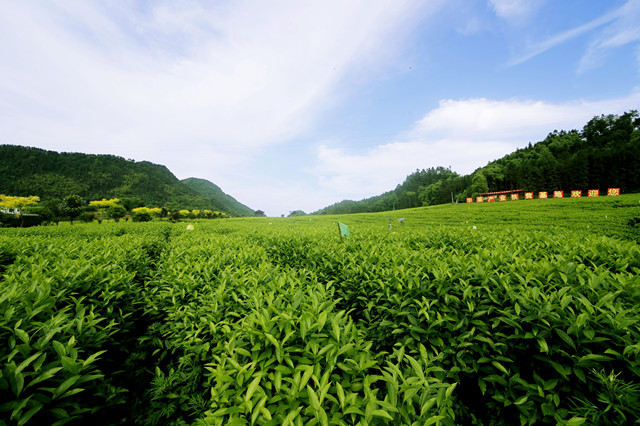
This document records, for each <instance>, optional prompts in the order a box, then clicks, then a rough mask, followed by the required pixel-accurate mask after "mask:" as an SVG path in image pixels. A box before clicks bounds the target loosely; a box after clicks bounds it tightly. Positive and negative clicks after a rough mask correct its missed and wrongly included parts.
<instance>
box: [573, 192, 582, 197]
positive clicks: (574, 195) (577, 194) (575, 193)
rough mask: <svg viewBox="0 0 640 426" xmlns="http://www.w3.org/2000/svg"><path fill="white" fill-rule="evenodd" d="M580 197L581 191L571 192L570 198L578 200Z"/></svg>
mask: <svg viewBox="0 0 640 426" xmlns="http://www.w3.org/2000/svg"><path fill="white" fill-rule="evenodd" d="M580 197H582V191H571V198H580Z"/></svg>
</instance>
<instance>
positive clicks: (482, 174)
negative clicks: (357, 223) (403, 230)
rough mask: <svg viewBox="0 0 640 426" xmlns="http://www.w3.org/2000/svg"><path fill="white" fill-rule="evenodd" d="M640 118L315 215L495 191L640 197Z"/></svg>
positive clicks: (436, 173)
mask: <svg viewBox="0 0 640 426" xmlns="http://www.w3.org/2000/svg"><path fill="white" fill-rule="evenodd" d="M638 170H640V116H639V115H638V111H635V110H634V111H630V112H627V113H624V114H622V115H620V116H618V115H613V114H611V115H602V116H600V117H594V118H593V119H591V120H590V121H589V122H588V123H587V124H586V125H585V126H584V127H583V129H582V131H578V130H570V131H565V130H561V131H558V130H554V131H552V132H551V133H549V135H548V136H547V137H546V138H545V139H544V140H543V141H540V142H538V143H536V144H531V143H529V144H528V146H526V147H524V148H522V149H518V150H516V151H515V152H513V153H511V154H508V155H505V156H504V157H502V158H500V159H498V160H495V161H492V162H490V163H489V164H487V165H486V166H484V167H481V168H479V169H477V170H476V171H474V172H473V173H472V174H469V175H465V176H461V175H459V174H458V173H456V172H454V171H452V170H451V169H446V168H443V167H436V168H430V169H426V170H424V169H423V170H416V171H415V172H414V173H412V174H411V175H409V176H407V178H406V180H405V181H404V182H403V183H402V184H401V185H398V186H397V187H396V188H395V189H394V190H392V191H388V192H385V193H384V194H381V195H377V196H374V197H370V198H367V199H364V200H361V201H351V200H344V201H341V202H339V203H336V204H333V205H331V206H328V207H325V208H323V209H321V210H319V211H317V212H315V213H316V214H344V213H364V212H379V211H387V210H395V209H404V208H411V207H420V206H432V205H436V204H444V203H450V202H452V200H453V201H459V202H464V200H465V198H466V197H471V196H476V195H478V194H480V193H485V192H492V191H512V190H516V189H524V190H527V191H533V192H537V191H556V190H558V191H565V192H569V191H571V190H582V191H583V192H584V193H586V191H587V190H589V189H599V190H600V191H601V193H602V192H605V193H606V190H607V188H610V187H614V188H621V190H622V192H623V193H628V192H637V191H640V173H638Z"/></svg>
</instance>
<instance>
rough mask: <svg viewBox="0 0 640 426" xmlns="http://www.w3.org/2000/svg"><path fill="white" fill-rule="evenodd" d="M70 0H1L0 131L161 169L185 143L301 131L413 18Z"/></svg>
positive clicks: (245, 150) (401, 13)
mask: <svg viewBox="0 0 640 426" xmlns="http://www.w3.org/2000/svg"><path fill="white" fill-rule="evenodd" d="M67 5H68V3H65V2H46V3H26V2H12V3H9V4H6V5H4V6H3V9H4V10H3V13H2V15H0V55H2V57H3V58H4V60H3V66H2V67H0V99H1V100H0V129H2V142H4V143H18V144H28V145H34V144H37V145H39V146H41V147H45V148H47V147H51V148H55V149H61V148H62V149H70V150H78V151H84V152H109V153H117V154H119V155H127V156H128V155H130V153H135V154H136V155H135V157H137V158H140V157H141V155H140V154H141V153H142V157H143V158H147V159H150V160H152V161H157V162H163V161H165V162H166V163H167V165H169V166H170V167H171V165H172V163H173V161H171V159H172V158H175V157H176V155H177V153H178V152H179V151H180V150H181V149H184V148H186V147H188V148H190V149H191V150H199V149H200V148H203V149H204V148H207V149H208V150H210V151H211V150H213V151H214V152H215V153H217V156H218V157H233V158H240V157H251V156H253V155H255V154H256V152H257V151H259V149H261V148H262V147H265V146H268V145H270V144H274V143H279V142H280V141H283V140H286V139H287V138H290V137H291V136H292V135H295V134H297V133H298V132H301V131H302V130H303V129H305V128H306V127H307V126H308V125H309V124H310V123H311V122H313V121H314V120H315V118H316V116H317V114H318V113H319V112H320V111H322V110H323V108H326V106H327V105H328V104H330V103H331V102H335V98H336V96H338V95H339V93H337V92H336V91H337V90H339V85H340V84H341V82H343V81H344V80H345V79H347V78H348V77H350V76H353V75H354V74H356V75H357V74H358V73H363V74H366V73H369V72H374V73H375V72H376V71H375V70H376V69H378V66H379V65H381V64H383V63H384V60H385V59H388V57H385V56H384V55H380V52H386V53H387V54H388V52H389V51H390V50H392V49H390V48H388V46H390V45H393V44H394V43H397V42H398V41H399V40H401V38H402V36H403V34H404V29H403V28H405V27H410V25H411V24H410V23H411V22H414V21H415V19H417V18H416V17H415V13H416V10H415V9H414V7H412V6H410V5H408V4H407V3H404V2H393V3H377V4H371V3H370V2H366V1H364V0H363V1H353V2H341V1H337V0H336V1H329V2H317V3H311V4H306V3H305V4H302V3H300V2H295V1H276V2H270V3H269V5H268V6H265V5H264V3H262V2H258V1H242V2H234V3H230V4H224V5H222V6H220V5H216V6H209V5H208V3H207V2H188V3H186V4H181V6H180V7H179V8H178V7H176V6H174V3H173V2H168V1H167V2H153V3H140V4H139V5H138V6H137V7H131V6H126V7H125V6H122V5H120V4H112V3H104V4H103V3H102V2H95V3H91V2H90V3H80V4H75V3H74V5H73V7H71V6H67ZM420 10H421V11H422V12H424V13H427V12H428V8H422V9H420ZM284 17H286V19H285V18H284ZM44 134H46V138H43V136H42V135H44ZM214 157H215V155H214ZM214 161H215V160H214ZM216 165H217V166H222V165H220V164H216Z"/></svg>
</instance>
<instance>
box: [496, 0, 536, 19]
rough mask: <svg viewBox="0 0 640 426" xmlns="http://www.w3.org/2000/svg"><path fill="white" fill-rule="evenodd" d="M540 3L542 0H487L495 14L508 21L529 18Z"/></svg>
mask: <svg viewBox="0 0 640 426" xmlns="http://www.w3.org/2000/svg"><path fill="white" fill-rule="evenodd" d="M542 3H543V0H489V4H490V5H491V7H492V8H493V10H494V12H495V14H496V15H497V16H499V17H500V18H503V19H506V20H510V21H514V20H515V21H521V20H524V19H528V18H530V17H531V15H532V14H533V13H534V12H536V11H537V9H538V8H539V7H540V6H541V5H542Z"/></svg>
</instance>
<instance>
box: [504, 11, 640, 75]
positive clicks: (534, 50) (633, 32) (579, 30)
mask: <svg viewBox="0 0 640 426" xmlns="http://www.w3.org/2000/svg"><path fill="white" fill-rule="evenodd" d="M638 20H640V1H639V0H629V1H628V2H627V3H625V4H624V5H623V6H621V7H619V8H617V9H615V10H612V11H610V12H608V13H605V14H604V15H602V16H600V17H598V18H596V19H594V20H592V21H590V22H587V23H585V24H583V25H580V26H578V27H575V28H572V29H570V30H567V31H563V32H561V33H559V34H556V35H555V36H553V37H550V38H548V39H547V40H544V41H542V42H539V43H535V44H532V45H530V46H529V47H528V48H527V49H526V50H527V51H526V52H525V53H524V54H522V55H521V56H518V57H516V58H515V59H513V60H512V61H511V62H510V63H509V65H518V64H522V63H524V62H526V61H528V60H530V59H532V58H534V57H535V56H538V55H540V54H541V53H544V52H546V51H548V50H550V49H553V48H554V47H556V46H558V45H561V44H563V43H566V42H568V41H570V40H572V39H575V38H576V37H579V36H581V35H583V34H586V33H588V32H591V31H594V30H596V29H597V28H600V27H604V28H603V30H602V31H601V32H600V33H598V34H596V35H595V37H594V40H593V41H592V42H591V44H590V46H589V48H588V49H587V52H586V54H585V55H584V56H583V58H582V60H581V63H580V65H579V67H578V71H581V70H584V69H586V68H588V67H589V66H592V65H594V64H595V63H596V62H597V59H596V58H599V57H600V56H601V55H602V54H604V51H606V50H608V49H610V48H613V47H616V46H620V45H622V44H627V43H631V42H635V41H638V40H639V39H640V30H638V25H637V22H638Z"/></svg>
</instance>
